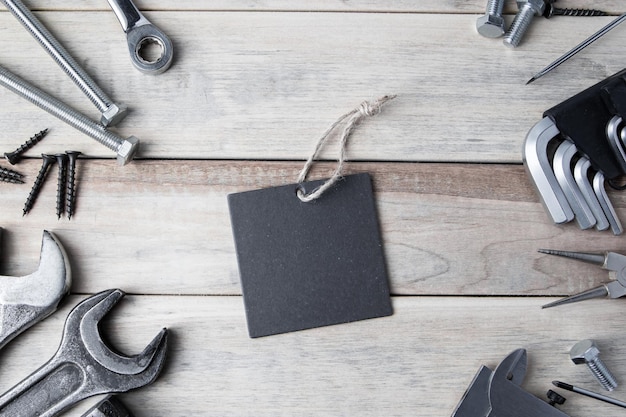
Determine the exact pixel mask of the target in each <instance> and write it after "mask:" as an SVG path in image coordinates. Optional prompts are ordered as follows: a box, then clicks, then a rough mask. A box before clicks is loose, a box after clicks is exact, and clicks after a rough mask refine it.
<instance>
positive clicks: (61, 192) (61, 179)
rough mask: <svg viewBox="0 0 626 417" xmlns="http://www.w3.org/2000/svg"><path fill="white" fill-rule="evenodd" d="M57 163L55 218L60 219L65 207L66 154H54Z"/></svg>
mask: <svg viewBox="0 0 626 417" xmlns="http://www.w3.org/2000/svg"><path fill="white" fill-rule="evenodd" d="M56 158H57V162H58V164H59V172H58V174H57V207H56V209H57V211H56V213H57V218H58V219H60V218H61V215H62V214H63V211H64V209H65V204H64V203H65V181H66V175H67V155H66V154H59V155H57V156H56Z"/></svg>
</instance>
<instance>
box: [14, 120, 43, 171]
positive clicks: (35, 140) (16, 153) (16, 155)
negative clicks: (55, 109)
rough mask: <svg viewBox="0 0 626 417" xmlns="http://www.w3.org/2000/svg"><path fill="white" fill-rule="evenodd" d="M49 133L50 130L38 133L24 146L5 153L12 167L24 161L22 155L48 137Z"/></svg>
mask: <svg viewBox="0 0 626 417" xmlns="http://www.w3.org/2000/svg"><path fill="white" fill-rule="evenodd" d="M47 133H48V129H44V130H42V131H41V132H39V133H37V134H36V135H35V136H33V137H32V138H30V139H28V140H27V141H26V142H25V143H24V144H23V145H21V146H20V147H19V148H17V149H16V150H14V151H13V152H10V153H5V154H4V157H5V158H6V159H7V161H9V163H10V164H11V165H15V164H16V163H17V162H18V161H20V160H21V159H22V155H23V154H24V152H26V151H27V150H29V149H30V148H32V147H33V146H35V145H36V144H37V143H39V141H40V140H41V139H43V138H44V136H46V134H47Z"/></svg>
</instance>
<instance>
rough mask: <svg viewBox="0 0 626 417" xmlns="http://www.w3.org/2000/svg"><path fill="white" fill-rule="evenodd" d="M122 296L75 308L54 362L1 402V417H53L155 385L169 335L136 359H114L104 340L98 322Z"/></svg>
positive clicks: (115, 293)
mask: <svg viewBox="0 0 626 417" xmlns="http://www.w3.org/2000/svg"><path fill="white" fill-rule="evenodd" d="M123 295H124V293H123V292H122V291H120V290H117V289H113V290H107V291H103V292H101V293H99V294H96V295H94V296H92V297H89V298H87V299H85V300H84V301H82V302H81V303H79V304H78V305H77V306H76V307H74V309H73V310H72V311H71V312H70V314H69V315H68V317H67V319H66V322H65V328H64V330H63V339H62V340H61V344H60V346H59V349H58V350H57V352H56V353H55V354H54V356H53V357H52V358H51V359H50V360H49V361H48V362H47V363H46V364H44V365H43V366H42V367H40V368H39V369H38V370H36V371H35V372H34V373H33V374H31V375H30V376H28V377H27V378H26V379H25V380H23V381H22V382H20V383H19V384H17V385H16V386H15V387H13V388H12V389H11V390H9V391H8V392H6V393H4V394H2V396H0V417H5V416H6V417H8V416H11V417H14V416H19V417H54V416H57V415H59V414H60V413H62V412H63V411H64V410H66V409H68V408H70V407H71V406H73V405H74V404H76V403H77V402H78V401H81V400H84V399H86V398H89V397H92V396H94V395H99V394H111V393H121V392H127V391H130V390H132V389H136V388H140V387H143V386H145V385H148V384H150V383H152V382H154V380H156V378H157V377H158V376H159V374H160V372H161V370H162V369H163V366H164V364H165V357H166V353H167V344H168V343H167V342H168V337H167V336H168V333H167V330H166V329H163V330H161V332H159V334H158V335H157V336H156V337H155V338H154V339H153V340H152V342H150V344H149V345H148V346H147V347H146V348H145V349H144V351H143V352H142V353H140V354H139V355H136V356H133V357H125V356H121V355H119V354H117V353H114V352H113V351H112V350H111V349H109V348H108V347H107V346H106V345H105V344H104V342H103V341H102V338H101V337H100V334H99V331H98V322H99V321H100V319H101V318H102V317H103V316H104V315H106V313H107V312H109V311H110V310H111V308H113V306H115V304H117V302H118V301H119V300H120V299H121V298H122V297H123Z"/></svg>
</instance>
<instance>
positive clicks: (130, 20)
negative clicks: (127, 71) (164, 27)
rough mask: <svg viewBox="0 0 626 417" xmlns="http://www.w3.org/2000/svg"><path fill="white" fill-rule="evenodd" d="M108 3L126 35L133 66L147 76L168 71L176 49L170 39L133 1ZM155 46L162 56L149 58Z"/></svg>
mask: <svg viewBox="0 0 626 417" xmlns="http://www.w3.org/2000/svg"><path fill="white" fill-rule="evenodd" d="M107 1H108V2H109V5H110V6H111V8H112V9H113V11H114V12H115V15H116V16H117V19H118V20H119V21H120V24H121V25H122V29H124V32H125V33H126V40H127V41H128V51H129V52H130V59H131V61H132V63H133V65H134V66H135V67H136V68H137V69H138V70H139V71H141V72H144V73H147V74H161V73H163V72H165V71H167V69H168V68H169V67H170V65H171V64H172V59H173V58H174V47H173V45H172V41H171V40H170V38H169V37H168V36H167V35H166V34H165V33H163V31H161V30H160V29H159V28H157V27H156V26H154V25H153V24H152V23H150V21H149V20H148V19H146V17H145V16H144V15H143V14H142V13H141V12H140V11H139V9H137V7H136V6H135V5H134V4H133V2H132V0H107ZM155 44H156V45H157V46H158V48H159V49H160V54H159V55H158V56H156V57H152V56H149V55H150V54H149V53H148V50H149V47H150V45H155Z"/></svg>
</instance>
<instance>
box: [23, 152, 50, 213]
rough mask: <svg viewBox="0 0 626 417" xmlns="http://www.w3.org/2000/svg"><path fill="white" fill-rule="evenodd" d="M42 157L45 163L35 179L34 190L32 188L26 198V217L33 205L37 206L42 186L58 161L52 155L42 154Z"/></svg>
mask: <svg viewBox="0 0 626 417" xmlns="http://www.w3.org/2000/svg"><path fill="white" fill-rule="evenodd" d="M41 157H42V159H43V163H42V165H41V168H40V169H39V173H38V174H37V178H35V183H34V184H33V188H31V190H30V193H29V194H28V197H27V198H26V203H24V215H26V213H28V212H29V211H30V209H31V208H33V205H34V204H35V200H36V199H37V196H38V195H39V191H41V186H42V185H43V181H44V180H45V179H46V175H47V174H48V169H49V168H50V166H52V164H54V162H55V161H56V158H55V157H54V156H52V155H46V154H41Z"/></svg>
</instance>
